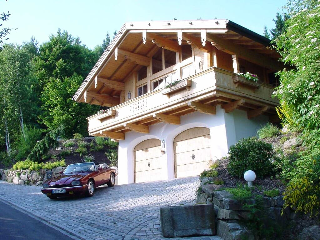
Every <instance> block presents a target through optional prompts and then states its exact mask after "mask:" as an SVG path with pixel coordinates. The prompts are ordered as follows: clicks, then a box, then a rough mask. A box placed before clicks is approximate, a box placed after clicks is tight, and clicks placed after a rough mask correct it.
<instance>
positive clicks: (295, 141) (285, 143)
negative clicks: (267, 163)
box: [283, 137, 300, 149]
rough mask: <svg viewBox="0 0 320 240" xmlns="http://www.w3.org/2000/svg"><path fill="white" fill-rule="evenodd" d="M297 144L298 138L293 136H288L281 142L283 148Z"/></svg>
mask: <svg viewBox="0 0 320 240" xmlns="http://www.w3.org/2000/svg"><path fill="white" fill-rule="evenodd" d="M299 145H300V143H299V141H298V139H297V138H296V137H295V138H290V139H289V140H287V141H285V142H284V144H283V148H284V149H290V148H291V147H297V146H299Z"/></svg>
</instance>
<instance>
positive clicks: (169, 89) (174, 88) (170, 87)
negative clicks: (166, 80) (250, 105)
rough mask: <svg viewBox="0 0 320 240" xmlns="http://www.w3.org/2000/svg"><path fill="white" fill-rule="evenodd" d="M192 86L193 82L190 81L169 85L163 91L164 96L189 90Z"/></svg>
mask: <svg viewBox="0 0 320 240" xmlns="http://www.w3.org/2000/svg"><path fill="white" fill-rule="evenodd" d="M191 85H192V80H188V79H185V80H181V81H179V82H177V83H171V84H170V85H168V86H167V87H165V88H164V89H163V90H162V94H163V95H167V94H171V93H174V92H178V91H181V90H184V89H187V90H189V89H190V87H191Z"/></svg>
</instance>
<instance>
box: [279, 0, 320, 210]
mask: <svg viewBox="0 0 320 240" xmlns="http://www.w3.org/2000/svg"><path fill="white" fill-rule="evenodd" d="M287 9H288V10H289V13H288V14H289V16H290V18H289V19H288V20H287V21H286V31H284V32H283V33H282V34H281V35H280V36H279V37H278V38H277V39H276V44H277V48H278V50H279V52H280V54H281V56H282V60H283V61H284V63H285V64H286V65H287V66H290V67H289V68H287V69H284V70H283V71H281V72H279V76H280V86H279V87H278V89H277V91H276V95H277V97H278V98H279V100H280V107H279V108H278V113H279V115H280V117H281V118H282V120H283V122H284V123H285V124H287V125H288V126H289V127H291V128H293V129H296V130H298V131H300V132H301V133H302V134H301V135H300V136H301V137H302V139H303V142H304V145H305V151H303V152H302V153H301V154H300V156H299V157H298V159H297V161H296V162H293V163H291V164H292V165H293V166H291V167H292V173H291V174H290V177H289V179H288V180H289V183H288V186H287V189H286V191H285V193H284V199H285V206H290V207H293V208H294V209H296V210H297V211H302V212H304V213H309V214H310V215H318V214H319V211H320V178H319V176H320V118H319V117H320V61H319V59H320V49H319V46H320V39H319V36H320V5H319V3H318V1H316V0H300V1H298V0H292V1H289V2H288V5H287Z"/></svg>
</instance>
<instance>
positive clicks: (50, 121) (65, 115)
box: [36, 30, 98, 137]
mask: <svg viewBox="0 0 320 240" xmlns="http://www.w3.org/2000/svg"><path fill="white" fill-rule="evenodd" d="M96 60H97V59H96V55H95V54H94V53H93V52H92V51H90V50H89V49H87V48H86V47H85V46H84V45H81V42H80V40H79V39H78V38H73V37H72V36H71V35H70V34H69V33H68V32H66V31H64V32H61V31H60V30H59V31H58V32H57V35H55V36H54V35H52V36H51V37H50V41H49V42H47V43H44V44H43V45H42V46H41V47H40V54H39V56H38V57H37V58H36V71H37V77H38V78H39V79H40V80H41V87H42V88H43V91H42V95H41V100H42V102H43V104H42V106H41V107H42V114H41V115H40V119H41V121H42V123H43V124H45V125H46V126H47V127H48V128H49V129H50V130H53V129H56V128H58V127H60V126H64V128H65V131H64V135H63V136H62V137H71V136H72V135H73V134H74V133H75V132H78V133H81V134H82V135H87V120H86V117H88V116H90V115H91V114H93V113H94V112H96V111H97V109H98V107H96V106H92V105H90V104H81V103H77V102H75V101H73V100H72V96H73V95H74V93H75V92H76V90H77V89H78V88H79V86H80V84H81V83H82V81H83V79H84V78H85V77H86V75H87V74H88V73H89V71H90V69H91V68H92V66H93V65H94V63H95V61H96Z"/></svg>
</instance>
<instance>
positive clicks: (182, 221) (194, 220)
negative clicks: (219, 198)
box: [160, 204, 215, 237]
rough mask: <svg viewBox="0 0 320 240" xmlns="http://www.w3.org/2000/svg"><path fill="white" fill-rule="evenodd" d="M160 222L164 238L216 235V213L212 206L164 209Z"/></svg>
mask: <svg viewBox="0 0 320 240" xmlns="http://www.w3.org/2000/svg"><path fill="white" fill-rule="evenodd" d="M160 221H161V229H162V234H163V236H164V237H187V236H208V235H214V234H215V212H214V208H213V205H212V204H210V205H194V206H174V207H162V208H160Z"/></svg>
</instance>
